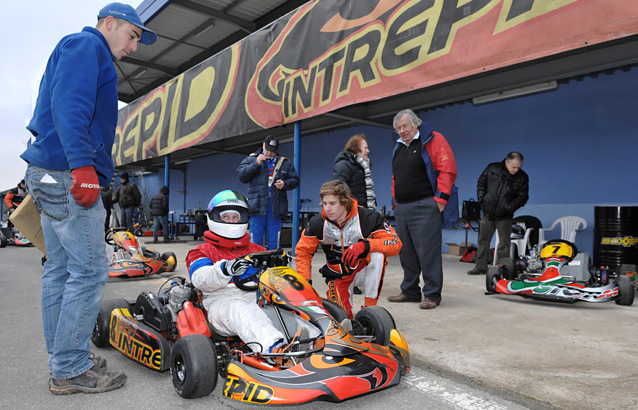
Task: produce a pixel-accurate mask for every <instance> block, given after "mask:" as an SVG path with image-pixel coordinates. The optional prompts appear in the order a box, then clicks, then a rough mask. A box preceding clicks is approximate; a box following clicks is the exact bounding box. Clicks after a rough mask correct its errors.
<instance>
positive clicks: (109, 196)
mask: <svg viewBox="0 0 638 410" xmlns="http://www.w3.org/2000/svg"><path fill="white" fill-rule="evenodd" d="M100 196H101V197H102V204H103V205H104V209H105V210H106V218H105V219H104V232H106V231H108V230H109V229H111V208H112V207H113V192H112V191H111V187H110V186H103V187H102V189H100Z"/></svg>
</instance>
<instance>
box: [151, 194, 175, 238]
mask: <svg viewBox="0 0 638 410" xmlns="http://www.w3.org/2000/svg"><path fill="white" fill-rule="evenodd" d="M151 215H153V243H157V236H158V235H159V232H158V231H159V227H160V225H162V236H163V237H164V242H169V241H170V238H169V237H168V187H167V186H166V185H164V186H163V187H161V188H160V191H159V193H158V194H157V195H155V196H154V197H153V198H152V199H151Z"/></svg>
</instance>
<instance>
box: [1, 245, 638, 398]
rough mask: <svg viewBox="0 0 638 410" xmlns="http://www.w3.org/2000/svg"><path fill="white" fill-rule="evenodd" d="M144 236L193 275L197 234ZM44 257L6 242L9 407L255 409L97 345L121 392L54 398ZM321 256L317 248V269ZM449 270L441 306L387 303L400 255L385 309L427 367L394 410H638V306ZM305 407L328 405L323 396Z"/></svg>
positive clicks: (403, 388) (145, 285) (114, 291)
mask: <svg viewBox="0 0 638 410" xmlns="http://www.w3.org/2000/svg"><path fill="white" fill-rule="evenodd" d="M142 242H143V243H144V245H145V246H149V247H152V248H154V249H157V250H158V251H160V252H166V251H172V252H175V254H176V255H177V257H178V267H177V271H176V272H174V274H176V275H181V276H185V277H188V273H187V272H186V269H185V265H184V258H185V256H186V253H187V252H188V250H189V249H191V248H193V247H194V246H195V245H196V244H197V242H194V241H187V242H186V241H185V242H178V243H172V244H164V243H159V244H157V245H154V244H152V243H150V241H148V240H147V239H146V238H144V239H142ZM40 257H41V254H40V252H39V251H38V250H37V249H36V248H33V247H26V248H25V247H15V246H13V247H6V248H3V249H0V285H1V286H0V289H2V293H3V295H2V296H0V309H1V310H2V312H3V314H2V316H1V317H2V319H1V322H0V323H1V325H2V326H1V328H2V332H0V345H1V346H3V347H2V349H1V350H0V358H1V359H2V363H3V365H2V367H1V368H0V376H1V377H2V380H3V383H2V384H0V386H1V387H0V408H11V409H13V408H43V409H44V408H47V409H49V408H65V409H67V408H77V409H81V408H113V407H122V406H127V407H129V406H134V407H137V408H157V407H159V406H162V407H176V406H177V407H180V408H182V407H183V408H206V407H207V406H208V404H207V403H208V401H206V400H208V399H211V398H212V400H214V401H215V404H216V405H217V406H218V407H223V408H244V407H247V406H245V405H241V404H240V403H236V402H233V401H232V400H229V399H226V398H224V397H222V395H221V392H220V390H221V388H220V387H219V386H220V385H221V383H222V382H221V381H220V382H219V384H218V387H217V388H216V390H215V392H214V393H213V394H212V395H211V396H210V397H209V398H204V399H198V400H194V401H185V400H183V399H181V398H179V396H177V394H176V393H175V392H174V391H173V389H172V385H171V382H170V377H169V376H168V375H167V374H166V373H156V372H152V371H150V370H148V369H146V368H143V367H142V366H139V365H137V364H136V363H134V362H132V361H130V360H128V359H126V358H125V357H124V356H122V355H121V354H119V353H118V352H116V351H115V350H113V349H95V351H96V353H97V354H99V355H102V356H104V357H106V358H107V360H108V363H109V368H112V369H114V370H124V371H125V372H126V373H127V375H128V376H129V381H128V382H127V385H126V386H125V387H124V388H123V389H120V390H116V391H114V392H110V393H105V394H98V395H74V396H69V397H64V396H62V397H59V396H54V395H52V394H50V393H49V392H48V389H47V384H48V368H47V364H46V358H47V356H46V350H45V347H44V340H43V336H42V325H41V318H40V277H41V274H42V266H41V263H40ZM322 259H323V255H322V254H321V253H320V252H318V253H317V255H315V260H317V261H318V263H316V264H315V265H313V270H314V271H316V270H317V269H318V268H319V267H320V266H321V263H323V262H322ZM443 267H444V285H443V301H442V303H441V305H440V306H439V307H438V308H436V309H433V310H422V309H419V306H418V303H399V304H397V303H389V302H388V301H387V297H388V296H391V295H396V294H398V292H399V284H400V282H401V279H402V277H403V273H402V270H401V268H400V264H399V259H398V257H394V258H391V259H390V264H389V266H388V267H387V270H386V276H385V283H384V288H383V292H382V295H381V298H380V303H379V305H381V306H383V307H385V308H387V309H388V310H389V311H390V313H392V315H393V316H394V319H395V321H396V324H397V328H398V329H399V330H400V331H401V332H402V333H403V335H404V336H405V338H406V340H407V342H408V344H409V347H410V353H411V357H412V360H413V364H414V367H415V369H418V371H415V373H413V374H412V375H409V377H407V378H406V380H405V383H404V382H402V383H401V385H400V386H398V387H396V388H393V389H390V390H389V393H388V394H389V395H390V396H387V395H383V396H378V397H385V398H386V400H395V401H396V404H395V405H393V407H394V408H426V407H429V408H465V409H469V408H471V409H478V408H515V407H516V408H561V409H638V394H637V393H636V392H637V387H636V386H638V359H637V353H638V343H637V342H638V303H636V304H634V305H633V306H629V307H627V306H619V305H616V304H615V303H614V302H609V303H600V304H592V303H585V302H580V303H575V304H560V303H552V302H541V301H535V300H530V299H523V298H520V297H514V296H505V295H489V296H488V295H485V294H484V293H485V276H483V275H481V276H469V275H467V274H466V271H467V270H469V269H471V268H472V265H471V264H467V263H462V262H460V261H459V257H458V256H452V255H443ZM170 276H171V275H169V274H162V275H159V276H155V277H153V276H151V277H147V278H144V279H133V280H131V279H128V280H127V279H119V278H111V279H109V282H108V284H107V287H106V292H105V298H120V297H123V298H126V299H135V297H136V296H137V294H138V293H139V292H140V291H142V290H150V291H157V289H158V288H159V286H160V285H161V284H162V283H163V282H164V281H165V280H166V279H167V278H168V277H170ZM314 284H315V286H316V287H317V290H318V291H319V293H320V294H323V293H324V292H325V285H324V284H323V281H322V280H321V279H320V277H319V275H318V274H317V277H316V280H315V281H314ZM361 304H363V297H362V296H360V295H357V296H356V298H355V306H359V305H361ZM424 373H429V374H431V375H435V376H436V377H440V378H442V379H444V380H451V381H453V382H454V383H456V385H457V386H461V387H455V388H458V389H461V388H462V386H466V387H467V389H470V390H474V391H483V392H488V393H489V394H492V395H495V396H498V397H502V398H503V400H505V401H504V402H502V403H501V404H498V405H493V404H490V405H484V406H478V405H477V401H475V400H474V401H472V400H470V401H469V402H468V401H467V400H465V402H463V403H462V401H463V400H461V402H458V403H457V402H450V400H449V397H450V395H449V394H448V393H447V392H446V393H445V394H443V393H441V389H440V388H439V387H437V386H438V385H437V383H438V382H428V383H425V384H423V383H421V384H419V381H418V380H419V378H418V377H416V376H415V374H424ZM411 383H412V384H413V385H415V386H417V387H418V386H421V387H423V386H425V388H420V387H419V388H420V389H421V390H420V394H422V395H424V397H428V398H435V397H434V396H435V395H436V394H437V392H439V396H440V397H442V398H447V399H448V402H447V403H448V404H449V406H448V405H447V404H446V405H445V406H443V404H437V403H443V402H442V401H441V402H438V401H436V400H435V401H433V402H431V403H430V404H429V405H428V406H425V407H423V405H424V403H425V402H415V401H414V399H410V400H409V401H404V402H402V401H401V399H400V397H404V396H405V397H412V396H409V395H408V391H409V390H408V389H409V387H410V386H411ZM411 390H414V389H411ZM411 390H410V391H411ZM411 394H412V393H411ZM463 394H465V393H463ZM367 397H370V398H368V399H355V400H353V401H349V402H345V403H342V404H340V405H338V407H339V408H342V409H350V408H360V407H362V406H363V407H366V408H371V409H374V408H387V407H388V404H382V403H383V402H382V401H378V400H379V399H376V400H375V399H374V398H373V397H374V395H371V396H367ZM459 397H465V396H463V395H461V396H459ZM419 400H420V399H419ZM488 402H489V403H493V402H491V401H488ZM450 403H451V404H450ZM486 403H487V402H486ZM253 407H254V406H253ZM305 407H307V408H310V409H312V408H321V407H320V406H319V405H316V404H315V405H307V406H305Z"/></svg>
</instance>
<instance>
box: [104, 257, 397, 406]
mask: <svg viewBox="0 0 638 410" xmlns="http://www.w3.org/2000/svg"><path fill="white" fill-rule="evenodd" d="M246 258H247V259H249V260H251V261H252V265H253V266H254V267H257V268H258V270H257V273H256V274H255V275H254V276H253V277H251V278H247V279H244V280H241V281H236V282H235V284H236V285H237V286H238V287H239V288H240V289H243V290H247V291H251V290H254V291H256V292H257V300H258V301H259V304H260V306H261V307H262V309H265V310H269V311H270V313H268V312H267V314H269V317H270V318H271V320H273V323H274V324H275V326H278V327H279V328H280V329H281V330H282V333H283V334H284V335H286V337H287V339H288V340H287V342H288V343H290V342H291V340H292V336H291V335H294V334H295V330H296V327H297V326H298V325H297V319H296V316H295V315H298V318H302V319H303V320H306V321H308V322H310V323H311V324H312V325H313V326H315V327H316V328H317V329H319V332H318V333H319V336H318V337H315V338H314V339H306V340H299V341H298V342H299V345H297V346H298V349H299V350H296V351H289V352H285V353H257V352H253V351H252V350H251V349H250V348H249V345H251V344H252V343H251V341H242V340H240V339H239V338H238V337H231V338H228V337H222V336H220V335H218V334H217V333H216V332H215V331H214V329H213V328H212V326H211V325H210V324H209V322H208V320H207V314H206V311H205V310H204V308H203V307H202V306H201V304H200V302H201V295H202V294H201V292H200V291H199V290H198V289H196V288H194V287H193V286H192V285H191V284H190V283H187V282H186V281H185V279H183V278H180V277H176V278H169V280H168V281H167V282H165V283H164V284H163V285H162V286H161V287H160V289H159V291H158V294H157V295H155V294H153V293H150V292H142V293H141V294H140V295H139V296H138V298H137V300H136V301H135V302H127V301H126V300H124V299H119V300H109V301H105V302H104V303H103V304H102V308H101V310H100V313H99V315H98V319H97V322H96V325H95V329H94V333H93V337H92V340H93V343H94V344H95V345H96V346H98V347H104V346H108V345H109V344H110V345H111V346H113V347H115V348H116V349H117V350H119V351H120V352H122V353H123V354H124V355H126V356H127V357H129V358H131V359H133V360H135V361H136V362H139V363H141V364H142V365H144V366H146V367H149V368H150V369H153V370H156V371H160V372H161V371H165V370H167V369H170V375H171V378H172V381H173V385H174V387H175V390H176V391H177V393H178V394H179V395H180V396H181V397H184V398H197V397H204V396H207V395H208V394H210V393H211V392H212V391H213V390H214V388H215V386H216V384H217V379H218V376H217V374H218V373H219V375H221V376H222V377H223V378H225V380H226V381H225V386H224V390H223V393H224V395H225V396H226V397H229V398H231V399H234V400H238V401H243V402H249V403H258V404H293V403H295V404H298V403H306V402H310V401H314V400H325V401H331V402H341V401H343V400H346V399H350V398H353V397H357V396H361V395H364V394H368V393H372V392H375V391H379V390H382V389H385V388H388V387H391V386H394V385H397V384H398V383H399V382H400V380H401V377H402V376H403V375H405V374H406V373H407V372H408V371H409V369H410V355H409V350H408V346H407V343H406V341H405V339H404V338H403V336H402V335H401V333H399V331H398V330H396V328H395V323H394V319H393V318H392V316H391V315H390V313H389V312H388V311H387V310H385V309H384V308H382V307H380V306H372V307H367V308H363V309H362V310H361V311H359V312H358V313H357V315H356V316H355V319H353V320H352V321H351V322H349V323H350V324H351V325H352V329H355V330H352V331H348V330H347V329H346V327H345V326H344V325H342V323H344V324H345V323H346V321H344V319H347V318H348V315H347V313H346V312H345V310H344V309H342V308H341V307H340V306H339V305H337V304H335V303H332V302H330V301H328V300H325V299H321V298H320V297H319V295H318V294H317V292H316V291H315V290H314V289H313V288H312V286H311V285H310V284H309V283H308V282H307V281H306V280H305V279H304V278H303V277H301V276H300V275H299V274H297V273H296V272H295V271H294V270H293V269H292V268H291V267H289V266H286V265H287V263H288V261H289V257H288V256H287V255H286V254H285V252H283V251H281V250H276V251H265V252H258V253H253V254H250V255H247V256H246ZM169 281H172V282H171V284H170V286H169V287H164V286H165V285H166V284H167V283H168V282H169ZM340 320H341V321H344V322H340ZM301 346H308V347H306V348H305V349H302V348H301Z"/></svg>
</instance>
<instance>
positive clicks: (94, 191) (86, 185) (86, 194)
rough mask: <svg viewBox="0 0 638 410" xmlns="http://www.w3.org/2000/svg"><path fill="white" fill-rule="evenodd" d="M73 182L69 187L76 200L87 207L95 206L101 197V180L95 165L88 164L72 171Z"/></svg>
mask: <svg viewBox="0 0 638 410" xmlns="http://www.w3.org/2000/svg"><path fill="white" fill-rule="evenodd" d="M71 177H72V178H73V184H72V185H71V188H70V189H69V190H70V191H71V195H73V198H74V199H75V202H76V203H77V204H78V205H80V206H83V207H85V208H89V207H91V206H93V204H95V203H96V202H97V200H98V198H99V197H100V182H99V181H98V179H97V173H96V172H95V167H93V166H92V165H87V166H85V167H80V168H75V169H74V170H72V171H71Z"/></svg>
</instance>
